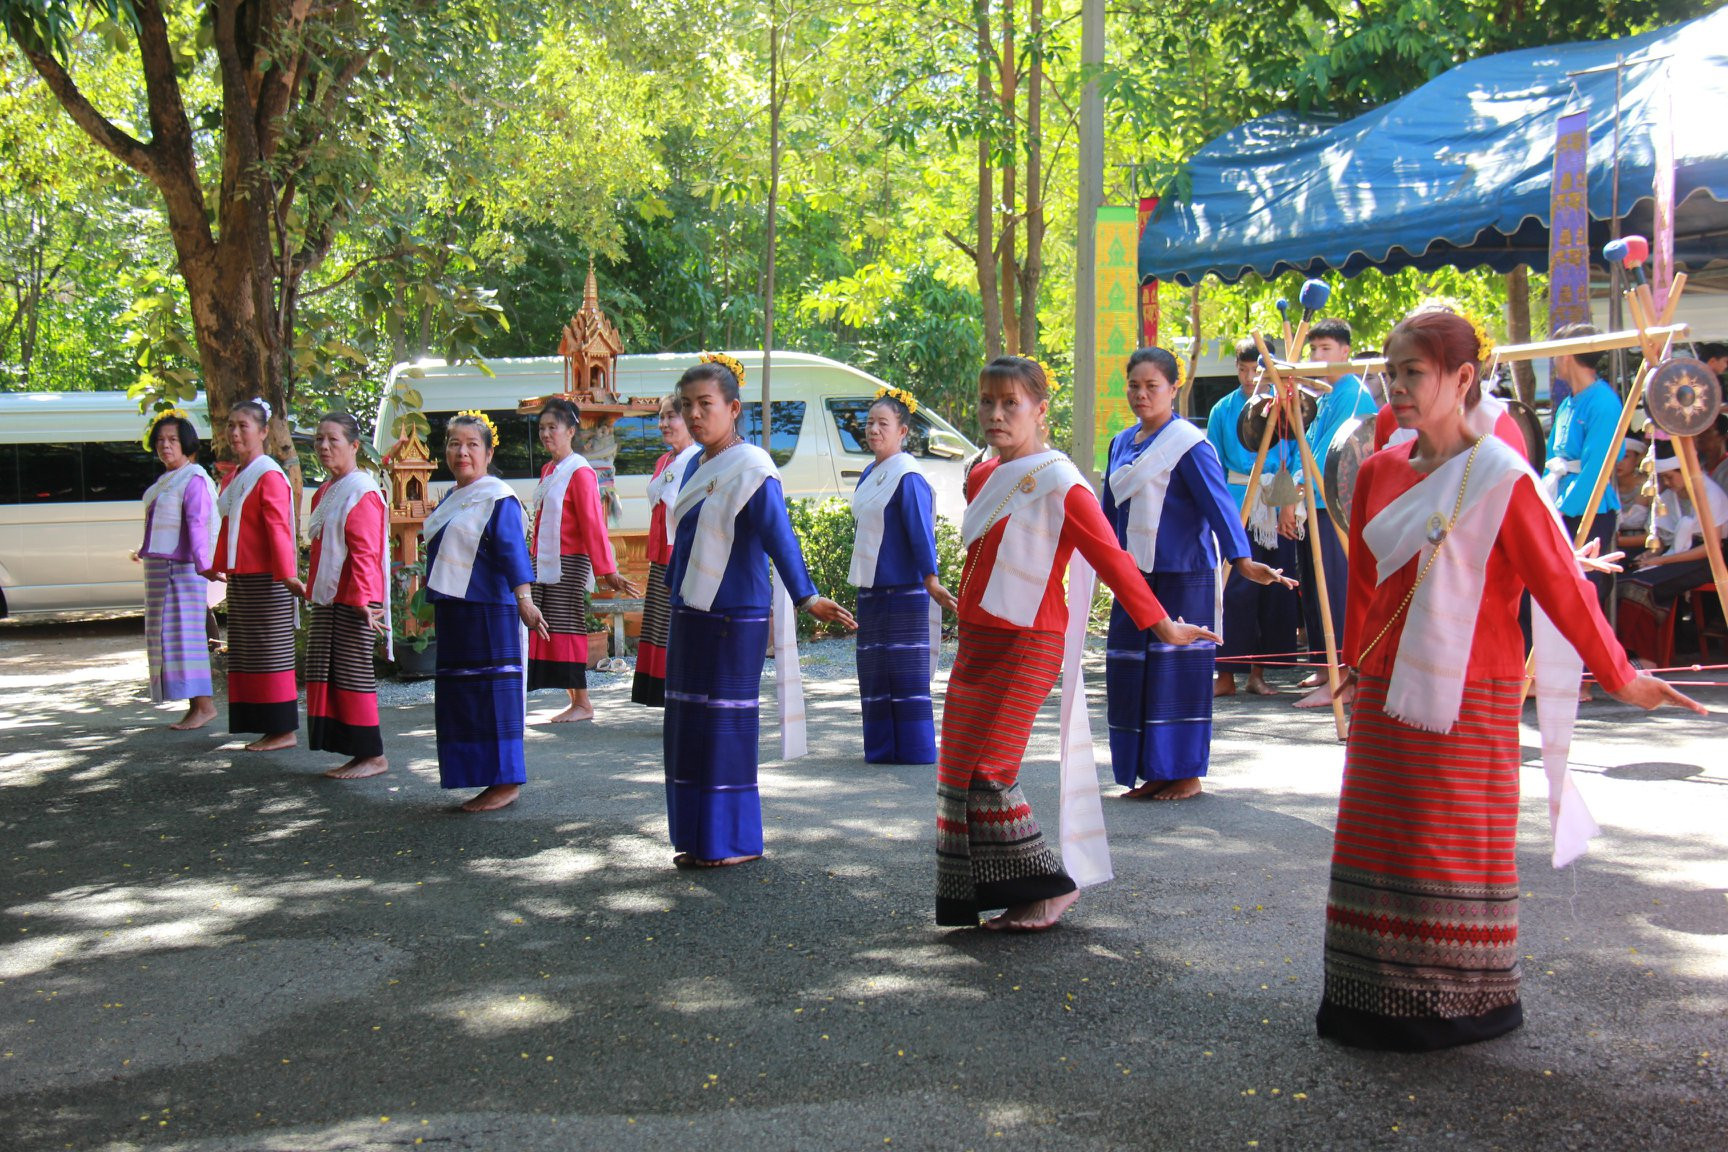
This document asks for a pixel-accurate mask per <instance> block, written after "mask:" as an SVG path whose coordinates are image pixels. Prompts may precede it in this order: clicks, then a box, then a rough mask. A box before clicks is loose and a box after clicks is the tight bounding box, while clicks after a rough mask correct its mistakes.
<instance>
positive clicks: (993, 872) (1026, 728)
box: [936, 624, 1074, 927]
mask: <svg viewBox="0 0 1728 1152" xmlns="http://www.w3.org/2000/svg"><path fill="white" fill-rule="evenodd" d="M1061 672H1062V637H1061V636H1059V635H1058V634H1056V633H1054V632H1022V631H1017V630H1009V629H1003V628H985V627H979V626H977V625H973V624H961V625H960V651H959V654H958V655H957V656H956V657H955V660H954V671H953V672H952V673H951V674H950V675H949V678H948V694H947V697H946V700H945V702H944V704H943V707H942V741H941V759H940V761H939V763H938V765H937V768H936V923H937V924H940V925H943V926H945V927H962V926H971V927H976V926H977V924H978V913H979V911H980V910H981V909H988V908H1007V907H1011V906H1013V905H1016V904H1026V903H1030V902H1031V901H1034V900H1043V899H1046V898H1048V897H1051V896H1060V895H1062V894H1063V893H1065V892H1072V891H1074V881H1073V880H1072V879H1071V878H1070V877H1069V875H1068V873H1066V872H1065V871H1063V870H1062V862H1061V861H1060V860H1059V859H1058V858H1057V856H1056V853H1054V852H1053V851H1051V850H1050V847H1049V846H1048V845H1047V844H1045V842H1044V835H1043V833H1042V832H1040V831H1039V830H1038V821H1037V820H1036V819H1035V818H1034V817H1033V815H1032V807H1031V805H1029V804H1027V803H1026V797H1025V796H1024V795H1023V794H1022V793H1021V791H1020V783H1019V781H1020V759H1021V757H1022V756H1024V755H1025V753H1026V743H1027V741H1028V740H1030V739H1031V738H1032V722H1033V721H1034V720H1035V719H1037V716H1038V709H1039V708H1041V707H1043V705H1044V701H1045V699H1046V698H1047V697H1048V696H1049V695H1050V689H1051V688H1053V687H1055V684H1056V678H1057V676H1059V675H1060V674H1061Z"/></svg>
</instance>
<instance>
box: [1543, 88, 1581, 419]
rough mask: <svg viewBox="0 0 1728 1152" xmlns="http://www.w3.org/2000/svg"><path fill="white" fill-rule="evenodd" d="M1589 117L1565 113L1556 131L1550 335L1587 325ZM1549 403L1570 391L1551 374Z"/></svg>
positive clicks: (1550, 216) (1551, 198)
mask: <svg viewBox="0 0 1728 1152" xmlns="http://www.w3.org/2000/svg"><path fill="white" fill-rule="evenodd" d="M1589 166H1590V116H1589V113H1587V112H1569V113H1567V114H1566V115H1564V116H1562V117H1560V119H1559V121H1558V122H1556V124H1555V127H1554V182H1553V188H1552V191H1551V192H1550V195H1549V203H1548V334H1549V335H1550V336H1552V335H1553V334H1554V333H1555V332H1557V331H1559V330H1560V329H1561V328H1562V327H1564V326H1565V325H1567V324H1576V323H1580V322H1582V323H1589V321H1590V212H1589V203H1588V197H1589V190H1590V172H1589ZM1548 388H1549V400H1550V401H1551V402H1552V403H1554V404H1558V403H1560V401H1561V400H1563V399H1565V398H1566V396H1567V395H1568V394H1569V393H1570V392H1571V391H1572V389H1571V388H1570V387H1569V386H1568V385H1567V384H1566V382H1565V381H1563V380H1560V379H1559V378H1557V377H1555V376H1552V375H1550V376H1549V378H1548Z"/></svg>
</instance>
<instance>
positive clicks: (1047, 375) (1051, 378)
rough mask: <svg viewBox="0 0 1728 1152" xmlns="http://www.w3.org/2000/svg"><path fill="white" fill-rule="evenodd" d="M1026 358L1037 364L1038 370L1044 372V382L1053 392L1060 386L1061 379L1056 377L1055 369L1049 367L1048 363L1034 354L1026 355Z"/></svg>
mask: <svg viewBox="0 0 1728 1152" xmlns="http://www.w3.org/2000/svg"><path fill="white" fill-rule="evenodd" d="M1027 359H1028V360H1031V361H1032V363H1034V364H1036V365H1038V368H1039V370H1040V371H1042V372H1043V373H1044V384H1045V386H1046V387H1047V388H1049V389H1050V391H1052V392H1054V391H1056V389H1058V388H1060V387H1061V386H1062V383H1061V381H1059V380H1057V379H1056V369H1054V368H1052V367H1050V365H1049V364H1047V363H1046V362H1044V361H1043V360H1040V359H1038V358H1037V357H1036V356H1028V357H1027Z"/></svg>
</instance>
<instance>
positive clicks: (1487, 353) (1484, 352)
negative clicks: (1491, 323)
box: [1458, 310, 1495, 364]
mask: <svg viewBox="0 0 1728 1152" xmlns="http://www.w3.org/2000/svg"><path fill="white" fill-rule="evenodd" d="M1458 315H1460V316H1462V317H1464V319H1466V320H1468V321H1469V322H1470V330H1471V331H1472V332H1474V333H1476V360H1477V362H1478V363H1480V364H1487V363H1489V362H1491V361H1492V360H1493V359H1494V349H1495V344H1494V337H1492V336H1490V335H1488V326H1487V325H1486V324H1484V323H1482V320H1481V318H1480V317H1478V316H1477V315H1476V314H1475V313H1473V312H1465V311H1462V310H1460V311H1459V313H1458Z"/></svg>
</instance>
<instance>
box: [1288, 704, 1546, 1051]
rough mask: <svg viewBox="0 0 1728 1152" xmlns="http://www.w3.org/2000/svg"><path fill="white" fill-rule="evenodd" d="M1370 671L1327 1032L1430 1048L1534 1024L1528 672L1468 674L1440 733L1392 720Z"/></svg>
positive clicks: (1329, 959)
mask: <svg viewBox="0 0 1728 1152" xmlns="http://www.w3.org/2000/svg"><path fill="white" fill-rule="evenodd" d="M1386 686H1387V681H1386V680H1384V679H1381V678H1378V677H1369V676H1365V677H1363V678H1362V680H1361V682H1360V684H1359V685H1358V686H1357V689H1356V712H1355V718H1354V720H1353V721H1352V723H1351V727H1350V742H1349V745H1348V747H1347V749H1346V752H1345V760H1344V785H1343V790H1342V792H1341V793H1340V795H1339V798H1338V832H1337V835H1336V838H1335V840H1334V843H1333V849H1332V880H1331V886H1330V888H1329V890H1328V892H1327V897H1326V985H1325V996H1324V999H1323V1000H1322V1001H1321V1004H1320V1012H1319V1016H1318V1020H1317V1023H1318V1026H1319V1030H1320V1035H1322V1036H1326V1037H1330V1038H1331V1039H1334V1040H1338V1041H1340V1042H1342V1043H1345V1044H1350V1045H1353V1046H1356V1047H1361V1048H1382V1049H1395V1050H1399V1051H1428V1050H1431V1049H1435V1048H1449V1047H1452V1046H1454V1045H1457V1044H1468V1043H1471V1042H1473V1041H1477V1040H1486V1039H1488V1038H1490V1037H1493V1036H1498V1035H1500V1034H1502V1033H1504V1032H1509V1031H1511V1030H1512V1029H1514V1028H1516V1027H1518V1026H1519V1025H1520V1024H1521V1023H1523V1019H1524V1016H1523V1008H1522V1007H1521V1006H1520V1004H1519V1000H1518V980H1519V968H1518V865H1517V859H1516V854H1515V850H1516V844H1515V840H1516V833H1517V824H1518V761H1519V753H1518V714H1519V703H1520V699H1521V697H1522V694H1523V685H1522V684H1521V683H1520V682H1519V681H1517V680H1506V681H1478V682H1467V683H1466V684H1465V685H1464V700H1463V705H1462V708H1461V710H1460V712H1459V716H1458V722H1457V723H1456V724H1455V725H1454V726H1453V728H1452V731H1450V732H1448V733H1445V734H1440V733H1434V732H1425V731H1422V730H1420V729H1417V728H1412V727H1410V726H1409V725H1407V724H1404V723H1402V722H1401V721H1398V720H1396V719H1393V718H1392V717H1390V716H1388V715H1386V711H1385V701H1386Z"/></svg>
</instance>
